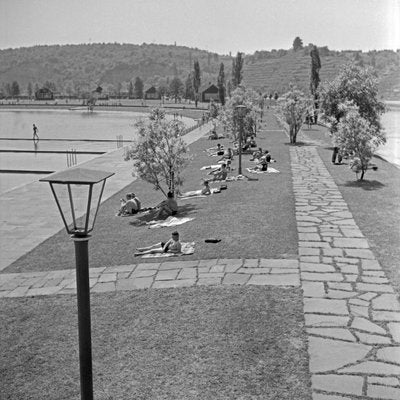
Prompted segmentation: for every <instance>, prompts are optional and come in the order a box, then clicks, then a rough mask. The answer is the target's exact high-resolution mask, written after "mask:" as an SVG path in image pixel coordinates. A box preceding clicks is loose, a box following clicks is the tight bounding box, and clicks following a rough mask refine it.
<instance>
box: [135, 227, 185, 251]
mask: <svg viewBox="0 0 400 400" xmlns="http://www.w3.org/2000/svg"><path fill="white" fill-rule="evenodd" d="M136 250H137V251H136V253H135V256H142V255H144V254H157V253H180V252H181V250H182V244H181V242H180V241H179V233H178V232H177V231H175V232H172V234H171V239H169V240H168V241H167V242H166V243H164V242H160V243H156V244H153V245H152V246H148V247H141V248H137V249H136Z"/></svg>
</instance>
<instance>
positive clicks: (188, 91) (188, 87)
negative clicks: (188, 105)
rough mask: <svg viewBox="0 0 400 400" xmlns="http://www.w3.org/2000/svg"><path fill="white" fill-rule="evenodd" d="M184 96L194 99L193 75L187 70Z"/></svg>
mask: <svg viewBox="0 0 400 400" xmlns="http://www.w3.org/2000/svg"><path fill="white" fill-rule="evenodd" d="M185 98H186V99H190V100H193V99H194V88H193V76H192V73H191V72H189V74H188V76H187V78H186V81H185Z"/></svg>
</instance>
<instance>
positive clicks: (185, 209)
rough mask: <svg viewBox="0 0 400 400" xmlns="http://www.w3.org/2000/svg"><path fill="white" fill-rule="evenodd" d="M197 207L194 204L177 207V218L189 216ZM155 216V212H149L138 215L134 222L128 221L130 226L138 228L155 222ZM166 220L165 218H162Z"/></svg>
mask: <svg viewBox="0 0 400 400" xmlns="http://www.w3.org/2000/svg"><path fill="white" fill-rule="evenodd" d="M197 208H198V207H197V206H196V205H195V204H190V203H189V204H187V203H186V204H184V205H180V206H179V213H178V214H177V217H186V216H188V215H189V214H192V213H193V212H194V211H195V210H196V209H197ZM156 214H157V211H156V210H151V211H149V212H146V213H144V214H142V215H140V214H139V215H138V216H137V217H136V219H135V220H134V221H130V222H129V224H130V225H134V226H140V225H144V224H145V223H146V222H150V221H153V220H155V215H156ZM163 219H166V218H163Z"/></svg>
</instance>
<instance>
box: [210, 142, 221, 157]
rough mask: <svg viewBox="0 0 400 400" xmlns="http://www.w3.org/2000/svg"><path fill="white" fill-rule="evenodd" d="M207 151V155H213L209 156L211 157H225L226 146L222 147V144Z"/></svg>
mask: <svg viewBox="0 0 400 400" xmlns="http://www.w3.org/2000/svg"><path fill="white" fill-rule="evenodd" d="M206 151H207V153H211V154H209V155H210V156H223V155H224V146H222V145H221V144H220V143H218V144H217V146H216V147H210V148H209V149H207V150H206Z"/></svg>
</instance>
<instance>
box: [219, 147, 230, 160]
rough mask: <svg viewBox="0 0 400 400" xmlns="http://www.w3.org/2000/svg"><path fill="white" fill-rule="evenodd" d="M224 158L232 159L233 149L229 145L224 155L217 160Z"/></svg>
mask: <svg viewBox="0 0 400 400" xmlns="http://www.w3.org/2000/svg"><path fill="white" fill-rule="evenodd" d="M225 160H231V161H233V151H232V149H231V148H230V147H228V150H226V151H225V152H224V155H223V156H222V157H221V158H220V159H219V160H218V162H219V161H225Z"/></svg>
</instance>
